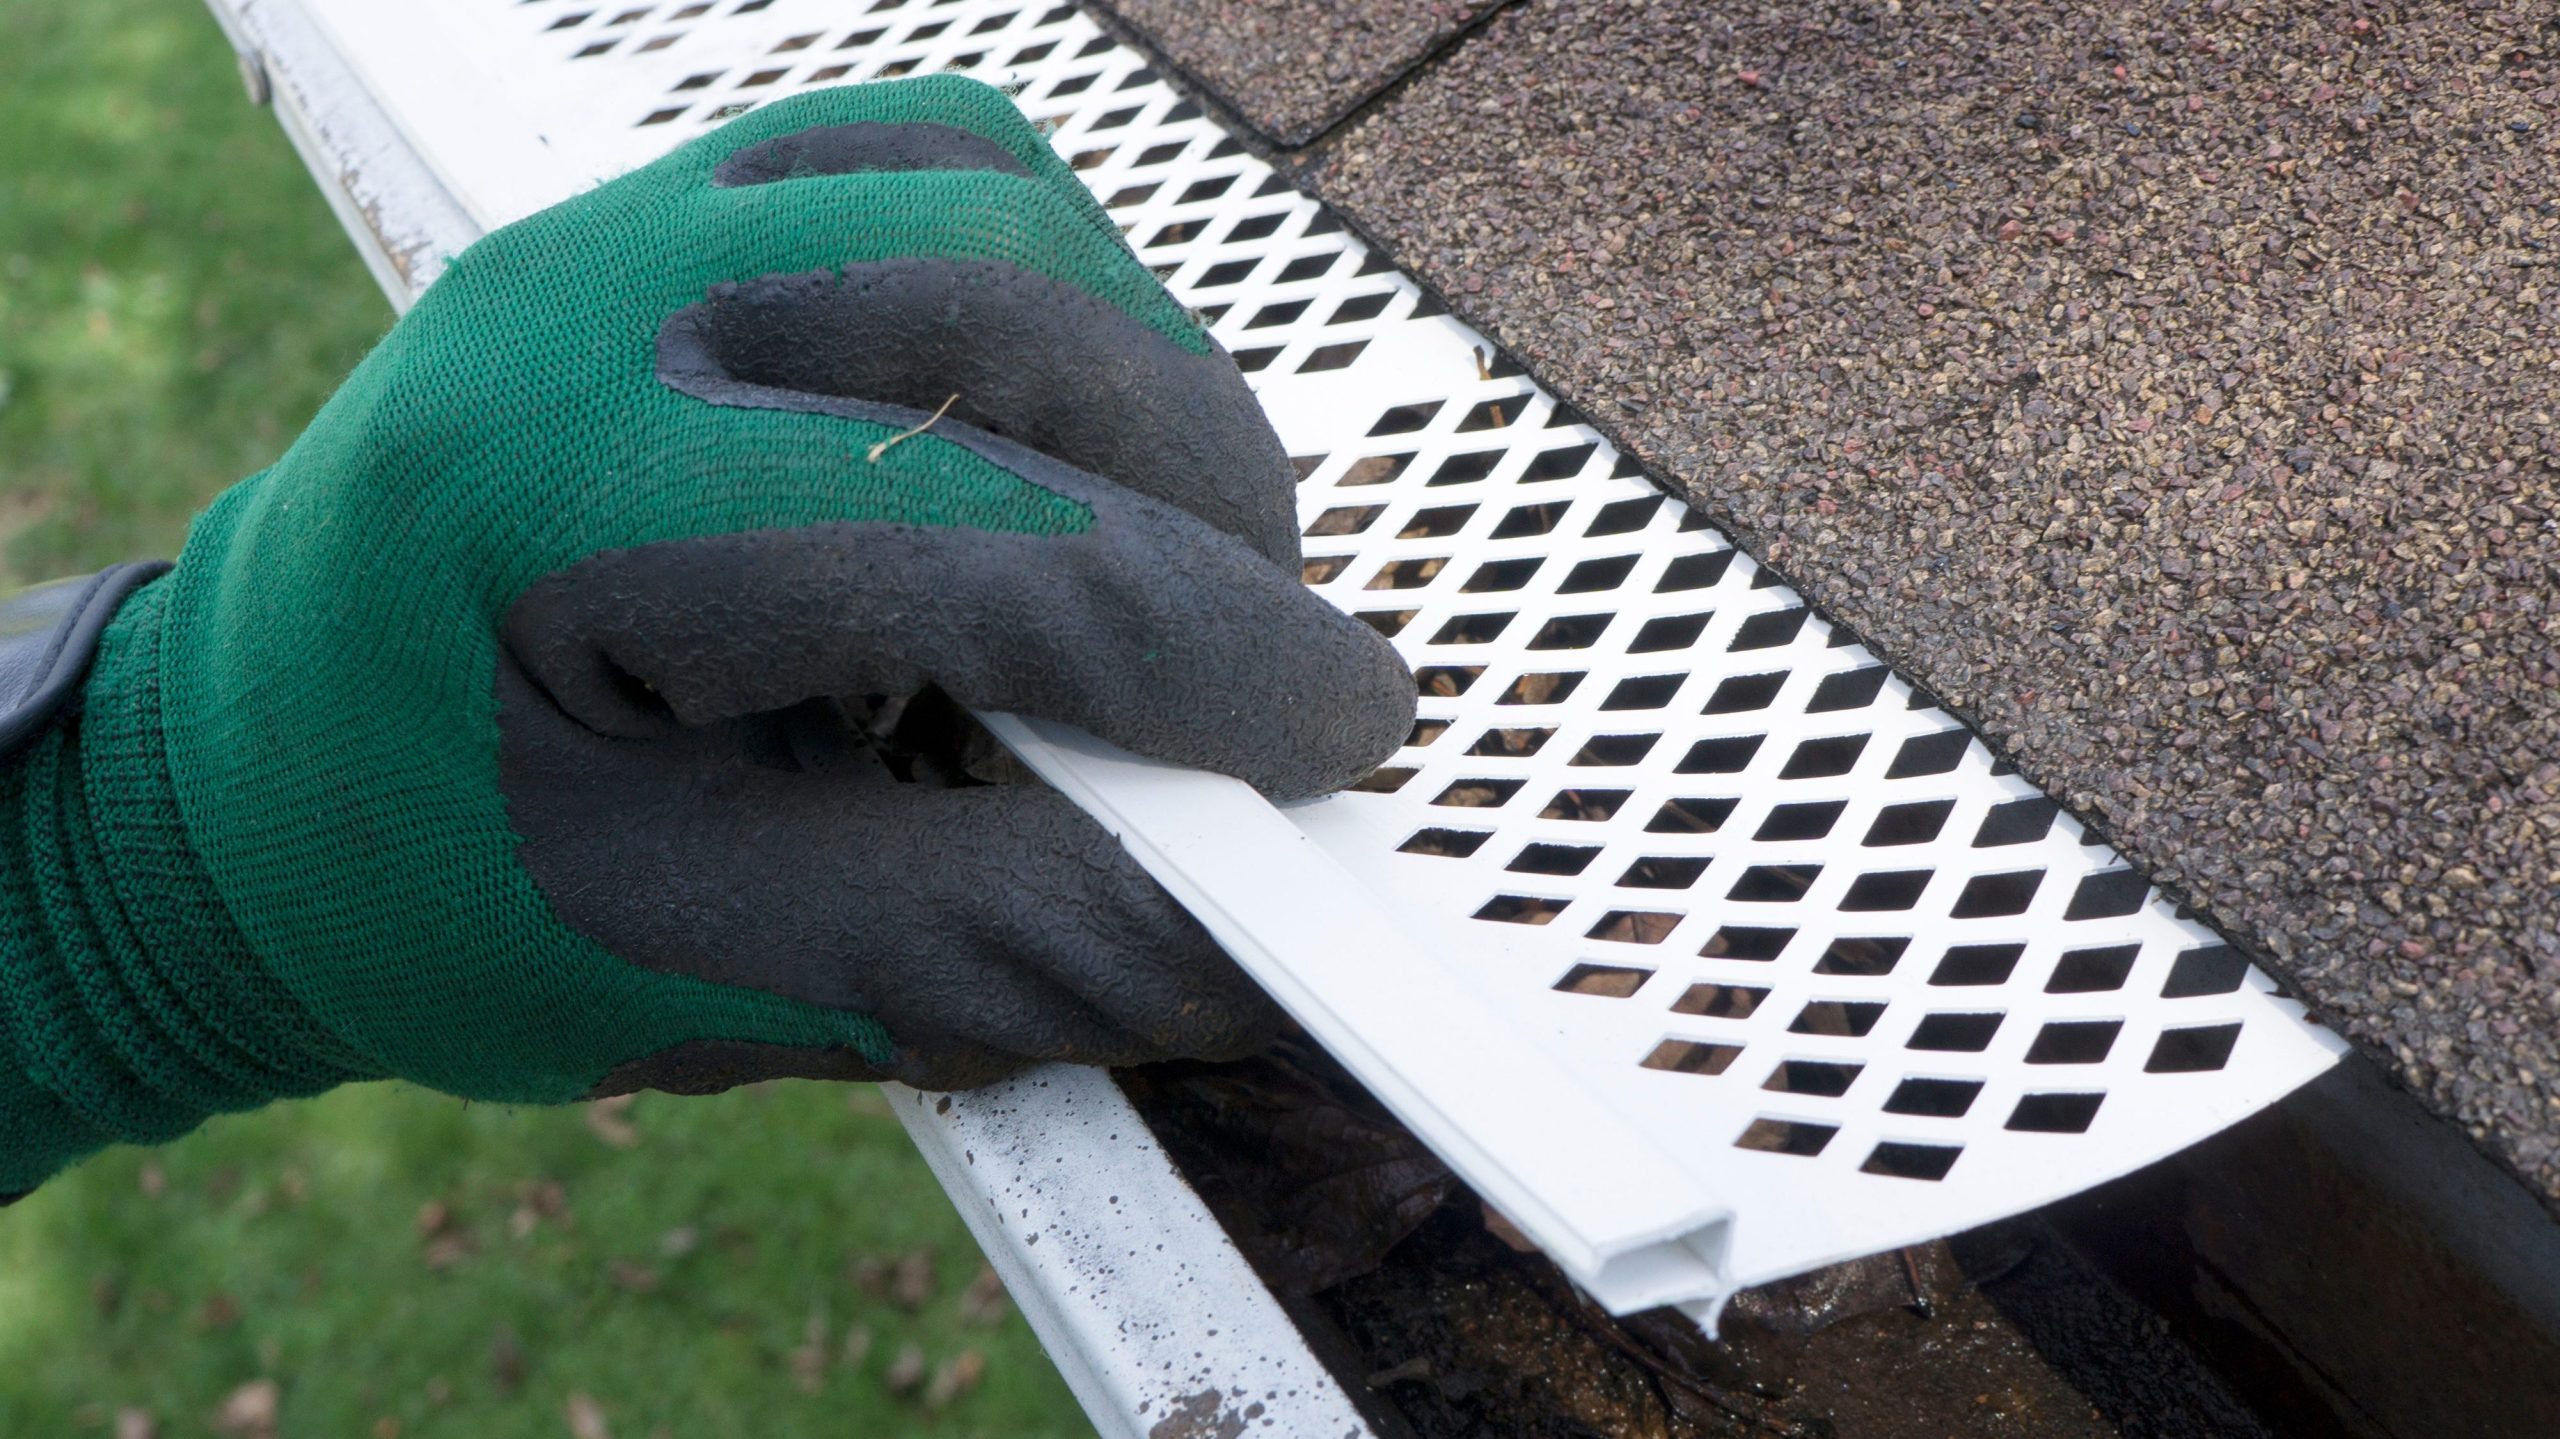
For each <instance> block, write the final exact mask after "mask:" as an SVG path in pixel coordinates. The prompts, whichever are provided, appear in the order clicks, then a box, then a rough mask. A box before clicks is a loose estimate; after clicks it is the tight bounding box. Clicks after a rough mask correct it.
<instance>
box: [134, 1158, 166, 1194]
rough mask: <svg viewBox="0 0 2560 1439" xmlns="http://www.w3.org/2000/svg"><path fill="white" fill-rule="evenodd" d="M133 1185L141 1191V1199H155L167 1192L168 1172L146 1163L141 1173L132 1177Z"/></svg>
mask: <svg viewBox="0 0 2560 1439" xmlns="http://www.w3.org/2000/svg"><path fill="white" fill-rule="evenodd" d="M134 1185H135V1187H136V1188H138V1189H140V1190H141V1191H142V1197H143V1198H145V1199H157V1198H159V1197H160V1196H161V1195H163V1194H166V1193H168V1192H169V1171H167V1170H165V1169H162V1168H161V1167H160V1166H159V1165H157V1164H153V1163H148V1162H146V1163H145V1164H144V1165H143V1166H142V1172H141V1173H139V1174H137V1175H135V1176H134Z"/></svg>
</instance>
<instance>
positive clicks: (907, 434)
mask: <svg viewBox="0 0 2560 1439" xmlns="http://www.w3.org/2000/svg"><path fill="white" fill-rule="evenodd" d="M959 402H960V397H959V396H958V395H957V394H954V395H953V396H951V398H949V399H947V400H944V401H943V402H942V408H940V409H938V410H935V411H934V412H933V413H932V414H930V415H927V416H926V417H925V421H924V423H923V424H921V425H918V426H916V427H915V428H914V429H912V430H900V431H899V432H898V433H896V434H894V435H891V436H890V437H889V438H887V439H885V440H882V441H881V442H880V443H878V444H876V445H873V446H872V447H871V452H870V456H869V458H870V461H871V463H873V464H875V465H876V464H878V463H880V457H881V456H882V455H885V454H887V453H889V447H890V446H891V445H894V444H897V443H898V442H899V441H901V440H912V439H914V438H915V437H916V436H918V435H921V434H923V433H924V432H925V431H927V430H930V429H932V428H933V422H934V421H936V420H938V419H941V418H942V417H943V416H944V415H945V414H948V413H949V412H950V410H951V407H952V406H953V405H955V404H958V403H959Z"/></svg>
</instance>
